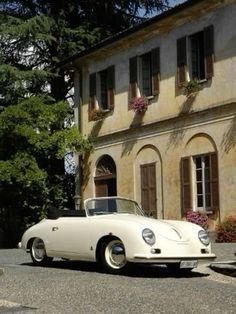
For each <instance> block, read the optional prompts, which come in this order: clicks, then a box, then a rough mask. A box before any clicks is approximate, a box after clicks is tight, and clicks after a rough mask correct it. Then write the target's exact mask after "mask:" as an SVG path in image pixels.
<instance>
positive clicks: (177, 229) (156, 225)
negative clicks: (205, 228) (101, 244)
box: [97, 214, 201, 241]
mask: <svg viewBox="0 0 236 314" xmlns="http://www.w3.org/2000/svg"><path fill="white" fill-rule="evenodd" d="M97 218H98V219H102V220H109V221H110V220H113V221H114V220H115V221H119V224H120V225H122V223H126V224H127V223H128V224H129V225H130V226H131V225H134V224H135V225H138V226H140V227H141V228H143V229H144V228H150V229H151V230H152V231H153V232H154V233H155V234H156V235H157V236H158V235H159V236H161V237H163V238H166V239H169V240H173V241H188V240H189V237H190V235H191V234H193V233H194V234H196V233H197V232H198V231H199V230H200V229H201V228H200V227H199V226H198V225H196V224H192V223H190V222H186V221H179V220H160V219H159V220H158V219H154V218H149V217H144V216H138V215H131V214H113V215H106V216H97Z"/></svg>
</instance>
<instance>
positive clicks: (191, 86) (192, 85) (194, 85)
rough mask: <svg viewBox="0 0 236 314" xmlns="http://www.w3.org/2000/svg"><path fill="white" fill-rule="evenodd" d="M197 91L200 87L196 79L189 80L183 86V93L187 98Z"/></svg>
mask: <svg viewBox="0 0 236 314" xmlns="http://www.w3.org/2000/svg"><path fill="white" fill-rule="evenodd" d="M199 90H200V85H199V82H198V80H196V79H194V80H190V81H189V82H187V83H186V84H185V85H184V93H185V95H186V96H187V97H188V96H191V95H193V94H195V93H197V92H198V91H199Z"/></svg>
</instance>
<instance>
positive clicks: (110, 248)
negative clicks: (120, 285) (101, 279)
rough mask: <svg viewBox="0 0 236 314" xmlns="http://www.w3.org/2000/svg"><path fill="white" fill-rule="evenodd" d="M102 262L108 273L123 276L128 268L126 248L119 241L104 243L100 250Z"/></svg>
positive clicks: (113, 240)
mask: <svg viewBox="0 0 236 314" xmlns="http://www.w3.org/2000/svg"><path fill="white" fill-rule="evenodd" d="M100 261H101V263H102V266H103V267H104V269H105V270H106V271H108V272H109V273H111V274H121V273H122V272H123V271H124V270H125V268H126V267H127V260H126V256H125V247H124V244H123V243H122V241H121V240H119V239H115V238H113V239H109V240H107V241H104V242H103V243H102V245H101V250H100Z"/></svg>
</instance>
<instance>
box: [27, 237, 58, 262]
mask: <svg viewBox="0 0 236 314" xmlns="http://www.w3.org/2000/svg"><path fill="white" fill-rule="evenodd" d="M30 256H31V259H32V261H33V263H34V264H35V265H38V266H45V265H48V264H50V262H51V261H52V259H53V258H52V257H48V256H47V254H46V249H45V245H44V242H43V240H42V239H40V238H35V239H33V241H32V243H31V246H30Z"/></svg>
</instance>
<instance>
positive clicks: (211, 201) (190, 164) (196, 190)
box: [181, 153, 219, 212]
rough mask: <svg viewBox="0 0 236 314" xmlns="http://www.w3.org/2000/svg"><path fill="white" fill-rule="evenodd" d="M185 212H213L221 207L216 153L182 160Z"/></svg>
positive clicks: (183, 206) (183, 207)
mask: <svg viewBox="0 0 236 314" xmlns="http://www.w3.org/2000/svg"><path fill="white" fill-rule="evenodd" d="M181 189H182V209H183V212H186V211H188V210H189V209H193V210H205V211H212V210H215V209H217V208H218V207H219V195H218V194H219V193H218V165H217V155H216V154H215V153H212V154H207V155H199V156H191V157H185V158H183V159H182V160H181Z"/></svg>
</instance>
